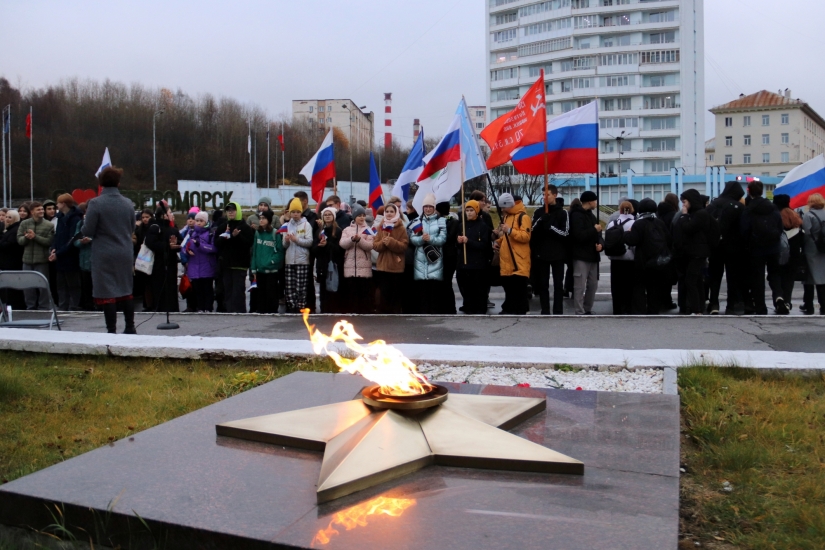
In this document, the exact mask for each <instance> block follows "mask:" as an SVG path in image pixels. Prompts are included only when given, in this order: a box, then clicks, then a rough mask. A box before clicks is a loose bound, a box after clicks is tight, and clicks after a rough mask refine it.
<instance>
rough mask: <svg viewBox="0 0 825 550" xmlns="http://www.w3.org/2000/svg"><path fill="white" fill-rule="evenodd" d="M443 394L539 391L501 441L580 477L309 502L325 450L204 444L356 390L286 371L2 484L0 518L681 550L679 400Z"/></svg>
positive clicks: (94, 528) (149, 543) (467, 475)
mask: <svg viewBox="0 0 825 550" xmlns="http://www.w3.org/2000/svg"><path fill="white" fill-rule="evenodd" d="M446 385H447V386H448V387H449V389H450V391H451V392H460V393H468V394H484V395H507V396H524V397H536V396H542V395H546V396H547V410H546V412H543V413H540V414H539V415H537V416H535V417H533V418H531V419H529V420H527V421H526V422H524V423H523V424H521V425H520V426H517V427H516V428H515V429H514V430H512V431H513V433H515V434H518V435H520V436H521V437H524V438H526V439H528V440H530V441H533V442H536V443H539V444H542V445H545V446H547V447H549V448H552V449H554V450H556V451H558V452H560V453H564V454H566V455H569V456H571V457H574V458H576V459H579V460H581V461H583V462H584V463H585V474H584V475H583V476H578V475H563V474H531V473H517V472H500V471H492V470H473V469H465V468H451V467H443V466H431V467H428V468H425V469H423V470H420V471H418V472H416V473H414V474H411V475H408V476H406V477H403V478H400V479H397V480H394V481H390V482H387V483H383V484H381V485H378V486H376V487H373V488H371V489H368V490H365V491H362V492H359V493H355V494H353V495H349V496H347V497H343V498H341V499H338V500H335V501H332V502H329V503H326V504H322V505H318V504H316V496H315V491H316V483H317V481H318V476H319V471H320V467H321V458H322V453H320V452H313V451H302V450H296V449H291V448H284V447H279V446H272V445H267V444H263V443H256V442H251V441H242V440H237V439H231V438H225V437H219V436H216V435H215V424H218V423H221V422H226V421H230V420H239V419H243V418H249V417H254V416H260V415H264V414H273V413H277V412H283V411H289V410H294V409H299V408H305V407H312V406H317V405H324V404H328V403H334V402H338V401H344V400H347V399H351V398H353V397H354V396H355V395H356V394H357V392H358V391H359V390H360V389H361V388H362V387H363V386H364V381H363V379H362V378H360V377H356V376H351V375H347V374H321V373H294V374H292V375H290V376H287V377H285V378H282V379H280V380H276V381H274V382H271V383H269V384H266V385H264V386H261V387H259V388H256V389H254V390H251V391H249V392H246V393H243V394H241V395H238V396H235V397H233V398H230V399H227V400H225V401H222V402H219V403H216V404H214V405H211V406H209V407H206V408H203V409H201V410H199V411H195V412H193V413H190V414H188V415H186V416H183V417H180V418H178V419H175V420H173V421H170V422H167V423H165V424H162V425H160V426H157V427H155V428H151V429H149V430H146V431H144V432H141V433H138V434H136V435H135V436H134V437H133V438H130V439H127V440H121V441H117V442H115V443H113V444H111V445H108V446H106V447H102V448H100V449H97V450H94V451H91V452H89V453H86V454H84V455H81V456H79V457H76V458H73V459H70V460H68V461H66V462H63V463H60V464H57V465H55V466H52V467H50V468H46V469H45V470H41V471H39V472H36V473H34V474H31V475H29V476H26V477H24V478H21V479H18V480H15V481H13V482H11V483H8V484H6V485H3V486H2V487H0V523H2V524H5V525H13V526H28V527H33V528H38V529H39V528H43V527H45V526H46V525H49V524H52V523H54V522H55V521H54V517H53V515H54V514H55V510H56V509H55V507H54V506H55V505H57V506H58V507H59V508H60V511H61V513H63V514H65V516H66V523H67V526H69V527H81V528H83V529H85V531H86V532H88V533H92V534H94V533H96V532H97V533H102V532H104V531H105V532H106V533H107V535H106V537H107V540H108V541H109V542H117V543H120V544H122V545H123V546H124V547H132V548H153V547H159V548H175V549H177V548H199V549H200V548H342V549H347V548H353V549H356V548H357V549H368V548H382V549H385V548H393V549H395V548H398V549H406V548H409V549H415V550H426V549H439V550H440V549H444V548H465V547H466V548H473V549H483V548H491V549H510V548H512V549H525V548H565V549H575V548H583V549H584V548H587V549H594V548H610V549H621V548H639V549H649V548H675V547H676V544H677V535H678V510H679V402H678V398H677V397H676V396H667V395H647V394H620V393H605V392H588V391H566V390H543V389H536V388H517V387H502V386H475V385H468V384H446ZM137 516H139V519H138V517H137ZM98 538H101V536H100V535H98Z"/></svg>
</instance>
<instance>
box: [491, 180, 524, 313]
mask: <svg viewBox="0 0 825 550" xmlns="http://www.w3.org/2000/svg"><path fill="white" fill-rule="evenodd" d="M499 205H501V208H502V210H503V212H504V214H505V216H504V219H503V220H501V224H500V225H499V226H498V228H497V229H495V230H494V231H493V238H494V239H495V243H494V245H493V246H494V247H495V248H496V249H497V250H499V251H500V252H499V260H500V263H499V271H500V273H501V286H502V287H504V303H502V304H501V312H500V313H499V314H500V315H527V312H528V311H530V302H529V299H528V295H527V285H528V283H529V282H530V262H531V258H530V234H531V232H532V224H531V223H530V217H529V216H528V215H527V209H526V208H525V207H524V203H523V202H522V201H521V197H516V196H513V195H510V194H509V193H503V194H502V195H501V197H500V199H499ZM505 205H508V206H505Z"/></svg>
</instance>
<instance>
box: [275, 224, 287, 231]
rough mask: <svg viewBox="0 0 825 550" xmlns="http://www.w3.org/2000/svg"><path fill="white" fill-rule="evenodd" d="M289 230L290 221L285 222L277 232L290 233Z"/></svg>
mask: <svg viewBox="0 0 825 550" xmlns="http://www.w3.org/2000/svg"><path fill="white" fill-rule="evenodd" d="M288 232H289V222H287V223H285V224H284V225H282V226H281V227H279V228H278V231H277V232H276V233H288Z"/></svg>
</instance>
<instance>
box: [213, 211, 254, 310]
mask: <svg viewBox="0 0 825 550" xmlns="http://www.w3.org/2000/svg"><path fill="white" fill-rule="evenodd" d="M215 235H216V236H215V242H216V243H217V246H218V258H219V260H220V262H219V263H220V267H221V279H222V280H223V296H224V299H223V302H224V308H225V309H226V312H227V313H246V272H247V270H248V269H249V265H250V262H251V259H252V258H251V249H252V243H254V242H255V231H254V230H253V229H252V228H251V227H249V225H247V223H246V222H245V221H244V220H243V213H242V212H241V207H240V205H239V204H238V203H236V202H230V203H229V204H227V205H226V208H225V218H224V220H222V221H221V222H220V224H219V225H217V226H216V227H215Z"/></svg>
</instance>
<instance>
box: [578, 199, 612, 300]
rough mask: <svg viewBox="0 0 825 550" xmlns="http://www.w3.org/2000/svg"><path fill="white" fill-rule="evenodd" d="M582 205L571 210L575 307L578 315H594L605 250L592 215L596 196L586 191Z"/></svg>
mask: <svg viewBox="0 0 825 550" xmlns="http://www.w3.org/2000/svg"><path fill="white" fill-rule="evenodd" d="M580 200H581V204H574V205H572V206H571V207H570V237H571V241H572V246H571V249H570V253H571V255H572V257H573V305H574V306H575V308H576V315H592V314H593V304H594V303H595V301H596V291H597V290H598V288H599V261H600V260H601V251H602V248H603V247H604V242H603V241H602V226H601V225H600V224H599V221H598V220H597V219H596V216H595V214H594V213H593V212H594V211H595V209H596V206H597V198H596V193H594V192H593V191H585V192H584V193H582V195H581V199H580Z"/></svg>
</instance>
